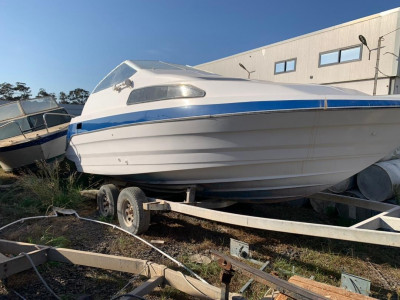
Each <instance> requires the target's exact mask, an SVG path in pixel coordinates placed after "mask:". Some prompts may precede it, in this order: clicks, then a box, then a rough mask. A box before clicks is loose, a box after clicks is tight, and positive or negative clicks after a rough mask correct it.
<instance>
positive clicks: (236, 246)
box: [230, 238, 251, 259]
mask: <svg viewBox="0 0 400 300" xmlns="http://www.w3.org/2000/svg"><path fill="white" fill-rule="evenodd" d="M230 252H231V255H232V256H236V257H240V258H246V259H247V258H250V257H251V256H250V246H249V244H248V243H245V242H242V241H239V240H235V239H232V238H231V243H230Z"/></svg>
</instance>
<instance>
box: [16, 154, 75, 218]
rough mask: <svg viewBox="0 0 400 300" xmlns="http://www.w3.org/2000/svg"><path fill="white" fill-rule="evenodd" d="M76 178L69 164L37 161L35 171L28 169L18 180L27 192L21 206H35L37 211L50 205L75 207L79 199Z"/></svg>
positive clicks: (43, 209)
mask: <svg viewBox="0 0 400 300" xmlns="http://www.w3.org/2000/svg"><path fill="white" fill-rule="evenodd" d="M77 180H78V176H77V173H76V172H74V171H71V169H70V165H69V164H65V163H64V164H60V163H59V162H58V161H55V162H54V163H51V164H49V163H46V162H38V163H37V171H36V172H33V171H28V172H27V173H26V174H24V175H23V176H21V177H20V179H19V180H18V183H19V186H20V187H22V188H23V190H24V191H26V192H27V193H28V194H27V197H25V199H24V201H22V203H21V206H24V205H27V206H29V205H31V206H35V207H36V208H38V209H39V211H45V210H47V209H49V208H50V207H52V206H57V207H63V208H65V207H68V208H76V207H77V206H78V204H79V203H80V200H81V196H80V194H79V188H78V186H77Z"/></svg>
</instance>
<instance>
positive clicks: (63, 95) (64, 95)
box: [58, 92, 68, 104]
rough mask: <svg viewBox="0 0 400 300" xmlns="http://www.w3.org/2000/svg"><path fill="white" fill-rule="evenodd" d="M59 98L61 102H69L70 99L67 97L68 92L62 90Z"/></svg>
mask: <svg viewBox="0 0 400 300" xmlns="http://www.w3.org/2000/svg"><path fill="white" fill-rule="evenodd" d="M58 99H59V100H60V103H61V104H67V103H68V99H67V94H66V93H64V92H60V95H59V96H58Z"/></svg>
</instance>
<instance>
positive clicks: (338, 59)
mask: <svg viewBox="0 0 400 300" xmlns="http://www.w3.org/2000/svg"><path fill="white" fill-rule="evenodd" d="M361 53H362V51H361V45H359V46H356V47H350V48H343V49H338V50H334V51H328V52H323V53H320V54H319V66H320V67H322V66H328V65H334V64H340V63H345V62H351V61H357V60H361Z"/></svg>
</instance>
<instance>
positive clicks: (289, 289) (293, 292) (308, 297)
mask: <svg viewBox="0 0 400 300" xmlns="http://www.w3.org/2000/svg"><path fill="white" fill-rule="evenodd" d="M211 253H212V254H213V255H215V256H217V257H220V258H221V259H222V260H223V261H224V263H225V265H227V266H229V265H232V266H235V267H237V268H239V269H240V270H241V271H242V273H244V274H246V275H247V276H249V277H251V278H253V279H254V280H255V281H258V282H259V283H262V284H265V285H267V286H269V287H272V288H273V289H275V290H278V291H279V292H280V293H281V294H284V295H286V296H288V297H290V298H292V299H299V300H323V299H326V298H325V297H323V296H321V295H317V294H315V293H313V292H310V291H309V290H306V289H303V288H301V287H299V286H296V285H294V284H292V283H290V282H287V281H285V280H283V279H280V278H278V277H275V276H272V275H270V274H267V273H265V272H263V271H261V270H258V269H255V268H253V267H250V266H249V265H247V264H245V263H243V262H241V261H239V260H236V259H233V258H231V257H229V256H227V255H225V254H222V253H220V252H217V251H214V250H211Z"/></svg>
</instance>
